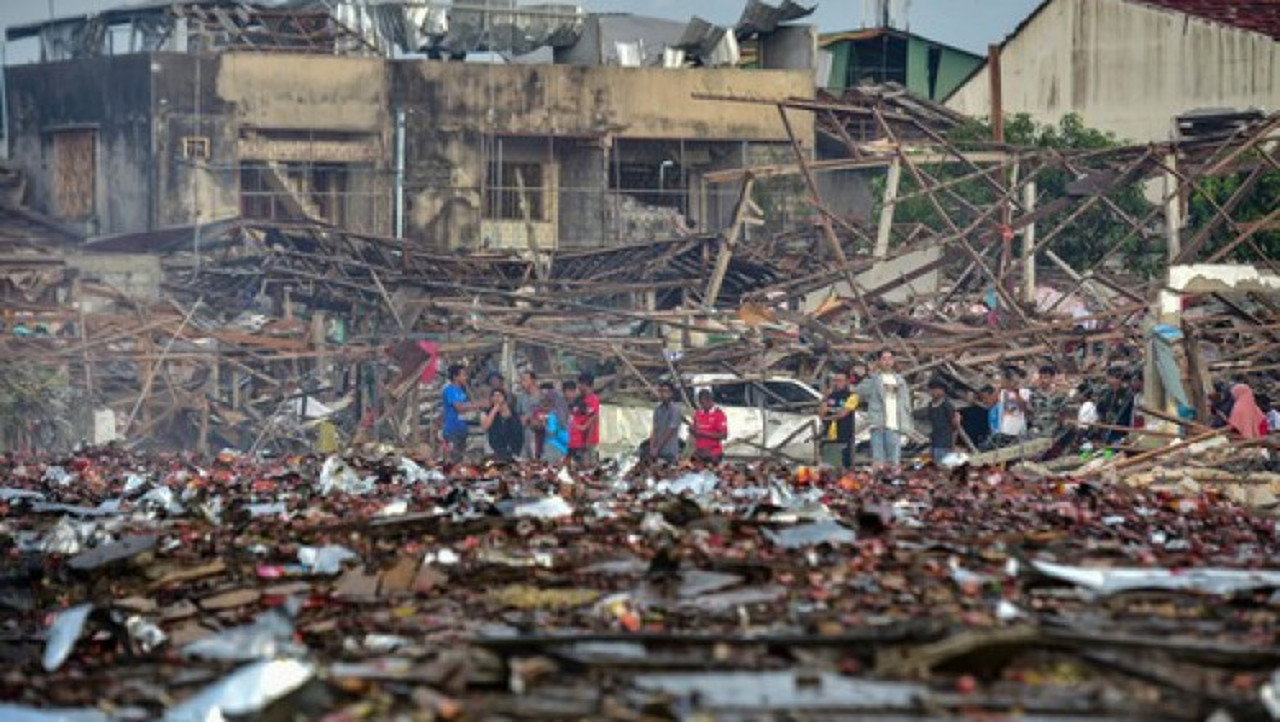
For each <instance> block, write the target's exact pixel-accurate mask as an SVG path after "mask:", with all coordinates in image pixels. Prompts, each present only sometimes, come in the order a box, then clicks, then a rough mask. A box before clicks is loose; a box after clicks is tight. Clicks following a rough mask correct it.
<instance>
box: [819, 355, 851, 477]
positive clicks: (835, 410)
mask: <svg viewBox="0 0 1280 722" xmlns="http://www.w3.org/2000/svg"><path fill="white" fill-rule="evenodd" d="M857 408H858V394H856V393H854V391H853V389H851V388H849V376H848V374H845V373H843V372H840V373H837V374H836V375H835V377H834V378H833V379H832V381H831V390H830V391H828V392H827V395H826V398H824V399H823V400H822V406H820V407H819V408H818V419H819V420H821V421H822V439H821V444H820V446H821V451H822V463H824V464H826V465H827V466H829V467H831V468H833V469H836V470H839V471H844V470H846V469H850V468H852V467H853V412H854V410H855V409H857Z"/></svg>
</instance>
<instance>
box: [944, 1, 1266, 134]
mask: <svg viewBox="0 0 1280 722" xmlns="http://www.w3.org/2000/svg"><path fill="white" fill-rule="evenodd" d="M1001 71H1002V81H1003V98H1004V106H1005V112H1007V113H1016V112H1026V113H1030V114H1031V115H1032V117H1034V118H1035V119H1036V120H1038V121H1041V122H1045V123H1050V122H1057V121H1058V120H1059V119H1060V118H1061V117H1062V116H1063V115H1066V114H1068V113H1079V114H1080V115H1081V116H1082V117H1083V118H1084V121H1085V123H1086V124H1088V125H1090V126H1093V127H1096V128H1099V129H1102V130H1106V131H1111V132H1113V133H1115V134H1116V136H1117V137H1119V138H1121V139H1124V140H1129V141H1135V142H1142V141H1152V140H1156V141H1159V140H1167V139H1168V137H1169V134H1170V129H1171V127H1172V118H1173V117H1174V116H1175V115H1178V114H1180V113H1183V112H1185V111H1188V110H1192V109H1195V108H1247V107H1261V108H1263V109H1266V110H1271V111H1274V110H1276V109H1277V108H1280V43H1278V42H1276V41H1275V40H1272V39H1271V38H1268V37H1266V36H1265V35H1261V34H1258V33H1252V32H1247V31H1243V30H1236V29H1233V28H1229V27H1226V26H1223V25H1219V24H1216V23H1211V22H1208V21H1206V20H1201V19H1198V18H1195V17H1191V16H1188V15H1185V14H1182V13H1176V12H1172V11H1168V10H1161V9H1158V8H1153V7H1151V6H1147V5H1142V4H1140V3H1137V2H1129V1H1127V0H1054V1H1053V2H1051V3H1050V4H1049V5H1048V6H1047V7H1045V8H1044V9H1042V10H1041V11H1040V13H1039V14H1038V15H1037V16H1036V17H1035V18H1034V19H1033V20H1032V21H1031V22H1030V23H1029V24H1028V25H1027V26H1026V27H1024V28H1023V29H1022V31H1021V32H1020V33H1019V34H1018V35H1016V36H1015V37H1013V38H1012V39H1010V40H1009V41H1008V42H1007V43H1006V44H1005V46H1004V48H1003V50H1002V51H1001ZM989 82H990V81H989V79H988V75H987V69H986V68H985V67H984V68H983V69H982V70H980V71H979V72H978V73H976V74H975V75H974V76H973V77H972V78H971V79H970V80H969V81H968V82H967V83H966V84H965V85H964V86H963V87H962V88H960V89H959V90H958V91H957V92H956V93H955V94H954V95H953V96H952V97H951V98H950V99H949V100H948V101H947V105H949V106H951V107H952V108H955V109H956V110H959V111H961V112H963V113H967V114H971V115H976V116H988V115H990V95H989Z"/></svg>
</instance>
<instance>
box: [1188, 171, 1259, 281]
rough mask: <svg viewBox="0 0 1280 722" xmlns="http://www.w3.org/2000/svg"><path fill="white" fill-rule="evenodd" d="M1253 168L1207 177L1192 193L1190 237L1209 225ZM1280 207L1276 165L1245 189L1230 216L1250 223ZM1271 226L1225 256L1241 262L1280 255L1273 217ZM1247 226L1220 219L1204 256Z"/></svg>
mask: <svg viewBox="0 0 1280 722" xmlns="http://www.w3.org/2000/svg"><path fill="white" fill-rule="evenodd" d="M1251 170H1252V169H1249V170H1241V171H1238V172H1236V173H1233V174H1231V175H1225V176H1218V177H1214V178H1204V179H1201V180H1200V181H1199V183H1198V184H1197V185H1198V186H1199V189H1198V190H1196V191H1194V192H1193V193H1192V194H1191V197H1190V199H1188V203H1187V237H1188V238H1194V237H1195V236H1196V235H1198V234H1199V233H1200V231H1201V230H1203V229H1204V228H1205V227H1207V226H1208V225H1209V224H1210V223H1212V222H1213V221H1214V218H1215V216H1216V215H1217V213H1218V209H1219V208H1222V207H1223V206H1225V205H1226V204H1227V202H1228V201H1229V199H1230V198H1231V197H1232V196H1233V195H1235V193H1236V191H1238V190H1239V189H1240V186H1241V185H1243V184H1244V182H1245V179H1246V178H1248V176H1249V174H1250V172H1251ZM1276 208H1280V171H1277V170H1276V169H1275V168H1270V169H1269V170H1267V171H1265V172H1263V173H1262V174H1261V175H1260V176H1259V178H1258V181H1257V182H1256V183H1254V185H1253V187H1252V188H1250V189H1247V190H1246V191H1245V194H1244V196H1242V198H1241V199H1240V202H1239V203H1238V204H1237V205H1236V206H1235V208H1234V209H1232V210H1231V213H1230V214H1229V215H1230V218H1231V220H1232V221H1235V223H1236V225H1237V226H1248V225H1249V224H1251V223H1257V222H1260V221H1262V220H1263V219H1265V218H1266V217H1267V216H1268V215H1269V214H1271V213H1273V212H1275V210H1276ZM1271 225H1272V227H1271V228H1270V229H1269V230H1260V231H1258V232H1257V233H1255V234H1254V235H1253V236H1252V238H1251V240H1252V244H1250V243H1243V244H1238V245H1237V246H1236V247H1235V249H1234V250H1232V251H1231V252H1230V253H1229V254H1227V256H1226V257H1225V258H1224V259H1223V260H1232V261H1240V262H1249V261H1262V260H1268V259H1276V258H1280V230H1277V229H1276V225H1277V223H1276V222H1275V220H1274V219H1273V220H1272V223H1271ZM1242 232H1244V229H1242V228H1239V227H1236V228H1233V227H1232V224H1231V223H1226V222H1223V223H1218V224H1216V226H1215V227H1214V229H1213V230H1212V231H1211V232H1210V234H1209V238H1208V240H1207V242H1206V243H1205V247H1204V250H1203V251H1202V252H1201V253H1200V257H1201V258H1208V257H1209V256H1211V255H1213V253H1214V252H1215V251H1217V250H1219V249H1221V248H1223V247H1224V246H1226V245H1227V244H1228V243H1230V242H1231V241H1232V240H1233V239H1235V238H1237V237H1238V236H1239V234H1240V233H1242Z"/></svg>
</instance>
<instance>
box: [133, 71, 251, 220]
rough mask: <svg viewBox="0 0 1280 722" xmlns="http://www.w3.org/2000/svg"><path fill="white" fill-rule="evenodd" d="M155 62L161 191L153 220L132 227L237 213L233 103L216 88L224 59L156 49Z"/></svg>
mask: <svg viewBox="0 0 1280 722" xmlns="http://www.w3.org/2000/svg"><path fill="white" fill-rule="evenodd" d="M150 65H151V68H152V77H153V81H152V83H153V86H154V92H155V97H154V99H153V102H152V114H153V115H152V117H153V132H154V139H153V141H152V143H153V146H154V148H155V156H154V168H155V179H154V183H155V188H156V191H157V192H156V198H155V201H154V203H153V207H152V212H151V225H150V226H148V227H144V228H132V229H129V231H141V230H153V229H158V228H169V227H174V226H187V225H192V224H194V223H197V222H199V223H208V222H210V221H216V220H220V219H224V218H234V217H235V216H237V215H239V214H240V178H239V174H238V172H237V170H236V163H237V156H236V135H237V133H236V126H235V124H234V123H233V122H231V118H230V114H231V110H232V109H231V106H230V105H228V104H227V103H226V102H224V101H221V100H220V99H219V98H218V94H217V92H216V86H217V76H218V70H219V67H220V65H221V58H220V57H219V56H216V55H188V54H185V53H157V54H154V55H152V56H151V63H150ZM202 151H204V152H202Z"/></svg>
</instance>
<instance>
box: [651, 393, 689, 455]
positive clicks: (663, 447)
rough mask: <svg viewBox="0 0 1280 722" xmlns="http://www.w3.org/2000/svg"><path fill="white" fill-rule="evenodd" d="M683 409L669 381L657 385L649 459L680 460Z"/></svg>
mask: <svg viewBox="0 0 1280 722" xmlns="http://www.w3.org/2000/svg"><path fill="white" fill-rule="evenodd" d="M683 417H684V413H683V409H681V407H680V402H679V401H676V387H675V385H674V384H672V383H671V382H670V381H661V382H659V383H658V405H657V406H655V407H654V408H653V429H652V430H651V431H650V432H649V459H650V460H652V461H658V460H662V461H665V462H667V463H669V464H670V463H674V462H675V461H676V460H678V459H679V458H680V424H682V423H683V422H684V418H683Z"/></svg>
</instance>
